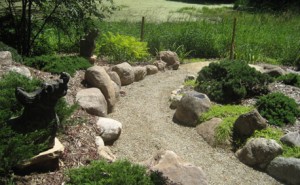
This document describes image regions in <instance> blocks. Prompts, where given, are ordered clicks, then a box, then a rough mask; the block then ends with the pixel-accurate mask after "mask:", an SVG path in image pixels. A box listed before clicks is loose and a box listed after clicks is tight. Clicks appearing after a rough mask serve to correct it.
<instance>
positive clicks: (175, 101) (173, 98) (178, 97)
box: [170, 94, 183, 109]
mask: <svg viewBox="0 0 300 185" xmlns="http://www.w3.org/2000/svg"><path fill="white" fill-rule="evenodd" d="M182 96H183V95H182V94H172V95H171V96H170V102H171V104H170V108H171V109H176V108H177V106H178V104H179V102H180V100H181V98H182Z"/></svg>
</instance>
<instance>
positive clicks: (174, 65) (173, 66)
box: [170, 61, 180, 70]
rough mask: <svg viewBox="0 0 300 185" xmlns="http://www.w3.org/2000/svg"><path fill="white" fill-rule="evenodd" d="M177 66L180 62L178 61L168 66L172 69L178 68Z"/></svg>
mask: <svg viewBox="0 0 300 185" xmlns="http://www.w3.org/2000/svg"><path fill="white" fill-rule="evenodd" d="M179 66H180V62H179V61H176V62H175V64H173V65H172V66H170V67H172V69H173V70H177V69H178V68H179Z"/></svg>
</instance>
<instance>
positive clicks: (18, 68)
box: [8, 66, 32, 79]
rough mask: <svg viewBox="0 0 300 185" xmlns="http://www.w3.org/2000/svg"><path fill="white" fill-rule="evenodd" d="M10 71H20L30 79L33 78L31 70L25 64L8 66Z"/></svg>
mask: <svg viewBox="0 0 300 185" xmlns="http://www.w3.org/2000/svg"><path fill="white" fill-rule="evenodd" d="M8 71H12V72H16V73H19V74H21V75H23V76H26V77H27V78H29V79H32V76H31V72H30V71H29V69H28V68H27V67H24V66H11V67H9V68H8Z"/></svg>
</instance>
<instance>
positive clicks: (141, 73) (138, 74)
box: [133, 66, 147, 82]
mask: <svg viewBox="0 0 300 185" xmlns="http://www.w3.org/2000/svg"><path fill="white" fill-rule="evenodd" d="M133 70H134V81H136V82H137V81H140V80H143V79H144V78H145V77H146V75H147V69H146V67H144V66H135V67H133Z"/></svg>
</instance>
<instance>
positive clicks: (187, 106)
mask: <svg viewBox="0 0 300 185" xmlns="http://www.w3.org/2000/svg"><path fill="white" fill-rule="evenodd" d="M210 107H211V102H210V100H209V98H208V97H207V96H206V95H205V94H202V93H199V92H196V91H190V92H187V93H186V94H185V95H184V96H183V97H182V98H181V100H180V102H179V104H178V105H177V109H176V112H175V114H174V121H175V122H178V123H181V124H183V125H186V126H196V125H197V120H198V118H199V116H201V114H202V113H204V112H207V111H208V110H209V108H210Z"/></svg>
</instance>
